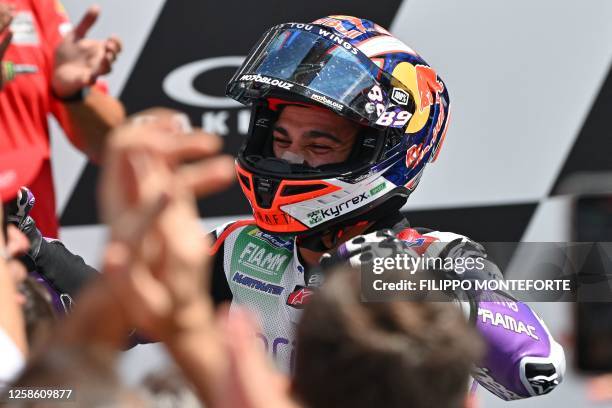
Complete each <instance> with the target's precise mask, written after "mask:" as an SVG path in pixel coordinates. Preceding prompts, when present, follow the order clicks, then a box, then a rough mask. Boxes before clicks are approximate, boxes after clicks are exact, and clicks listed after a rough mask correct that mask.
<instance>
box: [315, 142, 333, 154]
mask: <svg viewBox="0 0 612 408" xmlns="http://www.w3.org/2000/svg"><path fill="white" fill-rule="evenodd" d="M310 148H311V149H312V150H314V151H315V152H317V153H326V152H328V151H330V150H331V146H327V145H320V144H313V145H310Z"/></svg>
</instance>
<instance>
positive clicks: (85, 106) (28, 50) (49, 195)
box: [0, 0, 125, 237]
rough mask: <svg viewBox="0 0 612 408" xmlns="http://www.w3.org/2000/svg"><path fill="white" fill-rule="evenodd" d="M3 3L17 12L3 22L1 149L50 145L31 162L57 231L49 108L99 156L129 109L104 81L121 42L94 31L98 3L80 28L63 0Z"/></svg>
mask: <svg viewBox="0 0 612 408" xmlns="http://www.w3.org/2000/svg"><path fill="white" fill-rule="evenodd" d="M0 7H2V8H1V9H0V10H3V13H4V14H5V15H6V14H7V10H8V13H10V16H9V17H8V18H9V21H10V19H12V21H11V23H10V31H11V32H10V33H9V34H7V33H3V32H2V27H1V26H0V60H2V70H0V73H1V74H2V75H1V76H2V78H1V79H0V89H1V91H0V152H6V151H10V150H15V149H22V148H28V147H31V146H39V147H41V148H42V151H43V155H42V158H40V159H38V160H31V161H30V164H29V165H30V166H31V168H32V171H34V170H35V171H36V173H37V176H36V177H35V178H34V180H33V181H32V183H31V184H30V185H29V187H30V189H31V190H32V192H33V193H34V195H35V196H36V198H37V204H36V207H35V208H34V210H33V214H32V215H33V217H34V218H35V219H36V222H37V223H38V225H39V228H40V229H41V231H42V232H43V234H44V235H45V236H49V237H57V232H58V222H57V216H56V213H55V193H54V189H53V179H52V174H51V162H50V160H51V158H50V146H49V128H48V123H47V115H48V114H49V113H51V114H53V116H55V118H56V119H57V120H58V122H59V123H60V125H61V126H62V128H63V129H64V130H65V132H66V134H67V135H68V138H69V139H70V141H71V142H72V144H74V145H75V146H76V147H77V148H79V149H80V150H81V151H83V152H84V153H85V154H87V156H88V157H89V158H90V159H91V160H92V161H94V162H97V161H98V160H99V159H100V156H101V153H102V150H103V146H104V140H105V135H106V133H107V132H108V130H109V129H110V128H112V127H114V126H116V125H117V124H119V123H121V122H122V121H123V119H124V117H125V113H124V109H123V106H122V105H121V103H120V102H119V101H117V100H116V99H115V98H113V97H111V96H109V95H108V94H107V92H106V90H105V88H104V86H103V85H102V84H100V82H98V81H97V79H98V77H99V76H101V75H104V74H106V73H108V72H110V70H111V66H112V64H113V62H114V61H115V59H116V57H117V54H118V53H119V52H120V51H121V42H120V40H119V39H118V38H116V37H110V38H108V39H106V40H92V39H88V38H86V34H87V31H88V30H89V29H90V28H91V26H92V25H93V24H94V23H95V21H96V20H97V18H98V15H99V13H100V10H99V8H98V7H95V6H93V7H90V8H89V10H88V11H87V12H86V14H85V15H84V16H83V18H82V20H81V21H80V23H79V24H78V25H77V26H76V27H74V28H73V27H72V26H71V25H70V23H69V21H68V17H67V15H66V12H65V10H64V8H63V6H62V5H61V4H60V3H59V1H57V0H0ZM2 21H5V22H6V17H4V18H2V17H0V24H2ZM5 25H6V23H5ZM5 31H6V30H5ZM11 37H12V38H11ZM9 41H10V44H9ZM3 48H6V49H5V52H4V55H2V51H3Z"/></svg>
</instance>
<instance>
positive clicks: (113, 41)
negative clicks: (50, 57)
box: [51, 6, 121, 98]
mask: <svg viewBox="0 0 612 408" xmlns="http://www.w3.org/2000/svg"><path fill="white" fill-rule="evenodd" d="M99 15H100V8H99V7H97V6H91V7H90V8H89V9H88V10H87V12H86V13H85V15H84V16H83V18H82V19H81V21H80V22H79V24H78V25H77V26H76V27H75V28H74V29H73V30H72V31H71V32H69V33H68V34H67V35H66V36H65V37H64V39H63V40H62V42H61V43H60V44H59V45H58V47H57V48H56V50H55V66H54V69H53V78H52V82H51V86H52V88H53V92H55V94H56V95H57V96H59V97H62V98H65V97H70V96H71V95H74V94H76V93H77V92H78V91H80V90H81V89H83V88H84V87H86V86H88V85H92V84H94V83H95V82H96V79H97V78H98V77H99V76H100V75H104V74H107V73H109V72H110V71H111V67H112V64H113V63H114V62H115V60H116V58H117V55H118V54H119V53H120V52H121V40H120V39H119V38H117V37H115V36H111V37H109V38H108V39H106V40H102V41H101V40H92V39H88V38H85V37H86V35H87V32H88V31H89V29H90V28H91V27H92V26H93V25H94V24H95V22H96V20H97V19H98V16H99Z"/></svg>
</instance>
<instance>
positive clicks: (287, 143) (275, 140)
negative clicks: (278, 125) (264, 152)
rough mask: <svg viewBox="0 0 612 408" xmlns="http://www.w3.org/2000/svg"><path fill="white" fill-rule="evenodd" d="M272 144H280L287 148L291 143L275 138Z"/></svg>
mask: <svg viewBox="0 0 612 408" xmlns="http://www.w3.org/2000/svg"><path fill="white" fill-rule="evenodd" d="M274 143H277V144H280V145H283V146H288V145H290V144H291V142H290V141H289V140H286V139H280V138H278V137H275V138H274Z"/></svg>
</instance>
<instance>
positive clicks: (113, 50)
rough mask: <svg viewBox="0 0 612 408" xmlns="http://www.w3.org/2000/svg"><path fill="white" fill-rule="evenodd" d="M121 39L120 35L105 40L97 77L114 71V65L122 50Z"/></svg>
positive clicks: (96, 73)
mask: <svg viewBox="0 0 612 408" xmlns="http://www.w3.org/2000/svg"><path fill="white" fill-rule="evenodd" d="M121 48H122V45H121V40H120V39H119V37H116V36H112V37H110V38H109V39H108V40H106V41H105V42H104V46H103V51H102V52H103V53H104V55H103V57H102V60H101V61H100V64H99V66H98V69H97V70H96V72H95V77H98V76H100V75H106V74H108V73H110V72H111V71H112V66H113V64H114V63H115V61H116V60H117V55H118V54H119V53H120V52H121Z"/></svg>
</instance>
